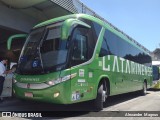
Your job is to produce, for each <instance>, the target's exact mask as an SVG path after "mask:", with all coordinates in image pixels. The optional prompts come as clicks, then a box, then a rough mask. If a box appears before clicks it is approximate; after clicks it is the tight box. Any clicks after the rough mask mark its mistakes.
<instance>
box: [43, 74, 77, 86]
mask: <svg viewBox="0 0 160 120" xmlns="http://www.w3.org/2000/svg"><path fill="white" fill-rule="evenodd" d="M76 75H77V73H74V74H71V75H66V76H64V77H61V78H58V79H56V80H51V81H48V82H46V83H47V84H48V85H50V86H52V85H56V84H59V83H61V82H64V81H67V80H70V79H72V78H74V77H76Z"/></svg>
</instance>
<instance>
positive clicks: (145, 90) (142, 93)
mask: <svg viewBox="0 0 160 120" xmlns="http://www.w3.org/2000/svg"><path fill="white" fill-rule="evenodd" d="M146 94H147V83H146V82H144V83H143V88H142V90H141V95H143V96H144V95H146Z"/></svg>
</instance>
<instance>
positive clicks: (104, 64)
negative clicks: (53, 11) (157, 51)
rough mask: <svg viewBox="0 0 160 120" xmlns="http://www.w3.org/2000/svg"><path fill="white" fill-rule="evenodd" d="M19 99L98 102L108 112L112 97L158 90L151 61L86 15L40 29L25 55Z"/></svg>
mask: <svg viewBox="0 0 160 120" xmlns="http://www.w3.org/2000/svg"><path fill="white" fill-rule="evenodd" d="M13 81H14V93H15V94H16V96H17V97H19V98H22V99H30V100H37V101H43V102H50V103H56V104H72V103H77V102H84V101H89V100H92V102H93V105H94V106H95V108H97V109H99V110H100V109H103V103H104V102H105V101H106V98H107V97H108V96H112V95H117V94H122V93H128V92H133V91H138V90H140V91H141V92H142V93H143V94H146V90H147V88H149V87H150V86H151V84H152V68H151V57H150V56H149V54H148V53H147V52H145V50H143V49H142V48H141V47H139V46H138V45H136V44H135V43H134V42H132V41H131V40H130V39H129V38H128V37H127V36H125V35H124V34H123V33H121V32H119V31H117V30H116V29H115V28H114V27H112V26H111V25H110V24H107V23H105V22H104V21H102V20H100V19H98V18H95V17H93V16H90V15H86V14H73V15H67V16H62V17H58V18H54V19H51V20H48V21H45V22H42V23H40V24H38V25H36V26H35V27H34V28H33V29H32V30H31V32H30V33H29V35H28V37H27V39H26V42H25V44H24V47H23V49H22V52H21V55H20V58H19V62H18V67H17V71H16V74H15V76H14V77H13Z"/></svg>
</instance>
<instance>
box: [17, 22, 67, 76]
mask: <svg viewBox="0 0 160 120" xmlns="http://www.w3.org/2000/svg"><path fill="white" fill-rule="evenodd" d="M66 44H67V40H61V26H56V25H52V26H47V27H43V28H39V29H36V30H33V31H32V32H31V33H30V35H29V36H28V38H27V40H26V43H25V45H24V48H23V50H22V53H21V56H20V59H19V65H18V69H17V72H18V73H20V74H42V73H50V72H53V71H59V70H61V69H63V68H64V66H65V63H66V58H67V51H68V50H67V48H66Z"/></svg>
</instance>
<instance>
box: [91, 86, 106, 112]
mask: <svg viewBox="0 0 160 120" xmlns="http://www.w3.org/2000/svg"><path fill="white" fill-rule="evenodd" d="M106 98H107V86H106V85H105V84H103V83H101V84H100V85H99V87H98V90H97V97H96V99H95V100H94V101H93V103H94V108H95V109H96V110H98V111H100V110H102V109H103V103H104V102H105V101H106Z"/></svg>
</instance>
